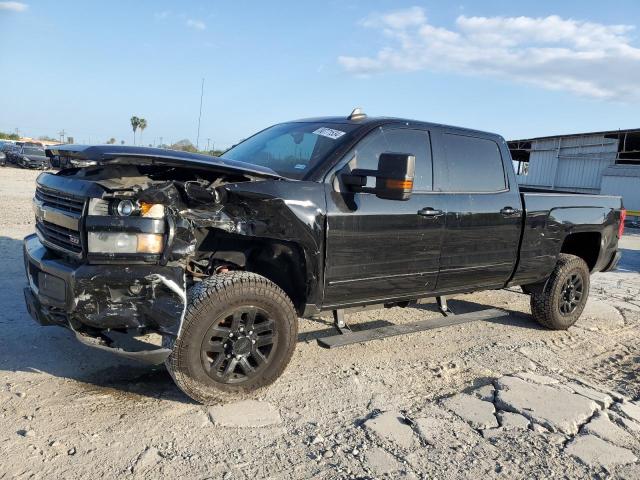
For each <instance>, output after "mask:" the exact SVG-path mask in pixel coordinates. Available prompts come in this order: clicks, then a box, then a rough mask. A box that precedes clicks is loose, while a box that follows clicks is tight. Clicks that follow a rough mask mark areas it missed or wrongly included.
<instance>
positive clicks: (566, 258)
mask: <svg viewBox="0 0 640 480" xmlns="http://www.w3.org/2000/svg"><path fill="white" fill-rule="evenodd" d="M576 274H577V275H579V276H580V277H581V279H582V282H583V287H582V296H581V298H580V300H579V302H578V303H577V305H576V306H575V309H574V310H573V311H571V312H570V313H562V312H561V310H560V301H561V296H562V294H563V289H564V286H565V284H566V282H567V280H568V279H569V278H570V277H571V276H572V275H576ZM588 296H589V267H588V266H587V264H586V262H585V261H584V260H583V259H581V258H580V257H576V256H575V255H568V254H565V253H561V254H560V255H559V256H558V261H557V263H556V266H555V268H554V269H553V272H551V275H550V276H549V279H548V280H547V282H546V284H545V286H544V288H543V289H542V291H541V292H540V293H531V314H532V315H533V318H535V320H536V321H537V322H538V323H539V324H540V325H542V326H543V327H546V328H549V329H552V330H566V329H568V328H569V327H570V326H572V325H573V324H574V323H576V321H577V320H578V318H580V315H581V314H582V311H583V310H584V307H585V305H586V303H587V298H588Z"/></svg>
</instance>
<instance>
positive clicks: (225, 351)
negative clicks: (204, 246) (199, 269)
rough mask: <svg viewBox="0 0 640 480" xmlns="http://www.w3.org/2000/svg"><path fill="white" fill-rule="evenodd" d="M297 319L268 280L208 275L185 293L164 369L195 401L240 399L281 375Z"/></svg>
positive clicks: (239, 274) (236, 274)
mask: <svg viewBox="0 0 640 480" xmlns="http://www.w3.org/2000/svg"><path fill="white" fill-rule="evenodd" d="M297 320H298V319H297V315H296V312H295V309H294V308H293V305H292V304H291V301H290V300H289V298H288V297H287V295H286V294H285V293H284V292H283V291H282V290H281V289H280V288H279V287H278V286H277V285H275V284H274V283H273V282H271V281H269V280H268V279H266V278H264V277H261V276H260V275H256V274H254V273H249V272H230V273H223V274H219V275H214V276H212V277H210V278H208V279H205V280H203V281H202V282H200V283H199V284H197V285H196V286H194V287H193V288H192V289H191V290H190V292H189V304H188V306H187V312H186V315H185V319H184V323H183V326H182V331H181V332H180V335H179V336H178V338H177V339H176V340H175V342H173V345H172V350H173V352H172V354H171V355H170V356H169V358H168V359H167V361H166V365H167V368H168V370H169V372H170V373H171V376H172V377H173V379H174V380H175V382H176V384H177V385H178V386H179V387H180V389H181V390H182V391H184V392H185V393H186V394H187V395H189V396H190V397H191V398H193V399H194V400H196V401H198V402H201V403H206V404H211V403H217V402H220V401H223V400H228V399H233V398H234V397H240V396H242V394H243V393H247V392H250V391H253V390H256V389H258V388H260V387H264V386H266V385H269V384H270V383H272V382H273V381H275V380H276V379H277V378H278V377H279V376H280V374H281V373H282V372H283V371H284V369H285V367H286V366H287V364H288V363H289V360H290V359H291V356H292V354H293V350H294V348H295V345H296V342H297V332H298V323H297Z"/></svg>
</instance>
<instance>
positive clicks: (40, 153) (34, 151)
mask: <svg viewBox="0 0 640 480" xmlns="http://www.w3.org/2000/svg"><path fill="white" fill-rule="evenodd" d="M22 153H23V154H24V155H37V156H40V157H44V150H41V149H39V148H23V149H22Z"/></svg>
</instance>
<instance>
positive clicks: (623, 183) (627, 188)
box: [508, 129, 640, 216]
mask: <svg viewBox="0 0 640 480" xmlns="http://www.w3.org/2000/svg"><path fill="white" fill-rule="evenodd" d="M508 143H509V148H510V150H511V155H512V157H513V160H514V167H515V169H516V173H517V178H518V183H519V184H521V185H523V186H527V187H531V188H538V189H541V190H544V189H553V190H560V191H566V192H579V193H601V194H610V195H621V196H622V197H623V202H624V206H625V208H626V209H627V210H630V212H629V214H630V215H636V216H640V129H634V130H616V131H609V132H593V133H578V134H572V135H558V136H553V137H540V138H530V139H526V140H512V141H510V142H508Z"/></svg>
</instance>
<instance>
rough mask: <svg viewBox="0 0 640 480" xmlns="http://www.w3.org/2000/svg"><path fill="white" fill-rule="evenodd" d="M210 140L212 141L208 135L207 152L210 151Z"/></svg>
mask: <svg viewBox="0 0 640 480" xmlns="http://www.w3.org/2000/svg"><path fill="white" fill-rule="evenodd" d="M210 141H211V139H210V138H208V137H207V152H208V151H209V142H210Z"/></svg>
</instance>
